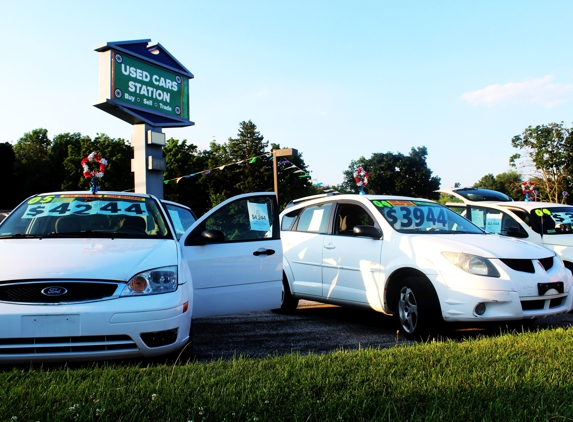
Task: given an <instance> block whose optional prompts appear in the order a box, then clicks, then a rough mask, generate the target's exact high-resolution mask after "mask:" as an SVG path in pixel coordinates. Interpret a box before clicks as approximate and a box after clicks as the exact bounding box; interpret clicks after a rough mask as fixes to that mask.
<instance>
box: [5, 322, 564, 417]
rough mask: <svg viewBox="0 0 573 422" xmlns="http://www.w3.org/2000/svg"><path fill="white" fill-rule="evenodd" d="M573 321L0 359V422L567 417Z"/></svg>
mask: <svg viewBox="0 0 573 422" xmlns="http://www.w3.org/2000/svg"><path fill="white" fill-rule="evenodd" d="M572 359H573V329H562V328H560V329H555V330H544V331H538V332H532V333H521V334H519V333H514V334H506V335H503V336H499V337H493V338H481V339H473V340H466V341H445V342H430V343H423V344H415V345H408V346H401V345H399V346H396V347H393V348H390V349H380V350H378V349H365V350H360V351H338V352H334V353H329V354H323V355H316V354H311V355H304V356H302V355H297V354H291V355H286V356H280V357H268V358H263V359H245V358H241V357H237V358H236V359H233V360H230V361H215V362H211V363H200V362H187V363H177V364H175V365H167V364H149V365H146V364H141V363H139V364H128V365H122V364H119V363H113V364H110V363H99V364H89V365H85V366H80V367H73V368H70V367H66V366H59V367H44V368H41V367H25V368H22V367H18V368H14V367H6V366H5V367H2V368H1V369H0V371H1V372H0V421H120V420H121V421H146V420H148V421H183V422H186V421H195V422H199V421H402V420H404V421H504V422H506V421H520V422H521V421H571V420H573V405H572V400H573V397H572V396H573V364H572Z"/></svg>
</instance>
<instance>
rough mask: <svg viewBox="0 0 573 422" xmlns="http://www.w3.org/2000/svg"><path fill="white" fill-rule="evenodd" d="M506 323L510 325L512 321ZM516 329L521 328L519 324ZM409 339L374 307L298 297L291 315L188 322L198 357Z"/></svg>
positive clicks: (460, 332) (459, 334) (468, 333)
mask: <svg viewBox="0 0 573 422" xmlns="http://www.w3.org/2000/svg"><path fill="white" fill-rule="evenodd" d="M571 325H573V314H561V315H558V316H554V317H547V318H544V319H540V320H537V321H536V322H535V323H534V324H532V325H531V326H530V327H528V328H525V329H529V330H536V329H553V328H555V327H568V326H571ZM511 329H515V328H514V327H512V328H511ZM520 329H521V328H520ZM500 330H501V329H500V328H499V327H494V326H490V327H458V328H457V329H456V330H454V331H452V332H449V333H448V334H447V338H452V339H461V338H464V337H477V336H480V335H482V336H483V335H488V336H493V335H497V334H498V333H500ZM409 343H412V342H410V341H409V340H406V339H405V338H404V337H403V336H402V335H401V334H400V335H398V334H397V329H396V326H395V324H394V321H393V320H392V318H391V317H388V316H384V315H382V314H379V313H376V312H365V311H360V310H356V309H350V308H341V307H337V306H331V305H324V304H320V303H316V302H309V301H301V302H300V304H299V307H298V309H297V310H296V311H295V312H294V313H293V314H290V315H280V314H275V313H273V312H271V311H261V312H249V313H244V314H237V315H229V316H221V317H213V318H202V319H197V320H195V321H194V323H193V356H194V357H195V359H197V360H200V361H210V360H214V359H220V358H222V359H229V358H232V357H233V356H240V355H243V356H252V357H261V356H267V355H282V354H285V353H290V352H299V353H301V354H307V353H311V352H314V353H323V352H332V351H336V350H341V349H345V350H357V349H359V348H363V347H369V346H371V347H380V348H385V347H393V346H395V345H396V344H401V345H402V344H409Z"/></svg>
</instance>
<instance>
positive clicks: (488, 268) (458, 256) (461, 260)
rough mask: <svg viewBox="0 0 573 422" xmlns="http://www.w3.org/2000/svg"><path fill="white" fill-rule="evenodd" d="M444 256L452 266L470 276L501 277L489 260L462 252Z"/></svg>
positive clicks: (447, 253)
mask: <svg viewBox="0 0 573 422" xmlns="http://www.w3.org/2000/svg"><path fill="white" fill-rule="evenodd" d="M442 255H444V256H445V257H446V258H448V260H449V261H450V262H451V263H452V264H454V265H456V266H458V267H460V268H461V269H462V270H464V271H465V272H468V273H470V274H476V275H485V276H487V277H499V271H497V268H495V267H494V265H493V264H492V263H491V261H490V260H489V259H487V258H482V257H481V256H476V255H470V254H466V253H461V252H442Z"/></svg>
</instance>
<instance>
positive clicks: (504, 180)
mask: <svg viewBox="0 0 573 422" xmlns="http://www.w3.org/2000/svg"><path fill="white" fill-rule="evenodd" d="M521 182H522V179H521V175H520V174H519V173H518V172H516V171H513V170H510V171H507V172H505V173H500V174H498V175H497V176H494V175H493V174H491V173H489V174H486V175H485V176H483V177H482V178H481V179H480V180H479V181H478V182H477V183H475V184H474V186H475V187H476V188H484V189H491V190H495V191H498V192H502V193H505V194H506V195H509V196H511V197H512V198H513V199H515V200H516V201H519V200H523V194H522V186H521Z"/></svg>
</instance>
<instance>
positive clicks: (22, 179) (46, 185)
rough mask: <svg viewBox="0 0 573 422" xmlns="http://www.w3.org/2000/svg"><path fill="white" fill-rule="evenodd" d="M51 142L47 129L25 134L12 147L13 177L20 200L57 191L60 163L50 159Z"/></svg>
mask: <svg viewBox="0 0 573 422" xmlns="http://www.w3.org/2000/svg"><path fill="white" fill-rule="evenodd" d="M51 145H52V142H51V140H50V138H48V130H47V129H41V128H40V129H34V130H32V131H31V132H28V133H25V134H24V136H22V137H21V138H20V139H18V141H17V142H16V144H15V145H14V156H15V163H14V175H15V177H16V180H17V181H18V183H19V186H20V192H19V193H20V195H19V196H20V200H23V199H25V198H27V197H28V196H30V195H33V194H36V193H40V192H50V191H55V190H59V188H60V180H59V179H58V175H59V174H58V173H57V172H56V168H57V166H59V165H61V163H54V162H53V161H52V160H51V158H50V147H51Z"/></svg>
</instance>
